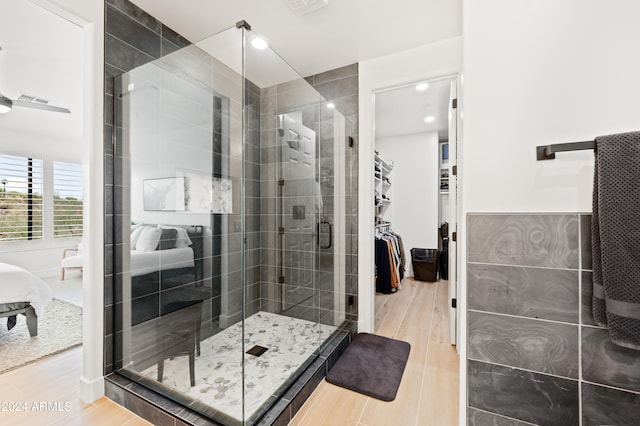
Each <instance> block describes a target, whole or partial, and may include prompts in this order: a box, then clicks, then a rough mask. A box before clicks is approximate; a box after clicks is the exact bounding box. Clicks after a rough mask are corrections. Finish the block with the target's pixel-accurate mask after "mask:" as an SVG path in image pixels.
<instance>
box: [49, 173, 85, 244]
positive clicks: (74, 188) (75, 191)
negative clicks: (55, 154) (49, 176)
mask: <svg viewBox="0 0 640 426" xmlns="http://www.w3.org/2000/svg"><path fill="white" fill-rule="evenodd" d="M53 236H54V237H55V238H60V237H79V236H82V166H81V165H80V164H76V163H63V162H62V161H54V162H53Z"/></svg>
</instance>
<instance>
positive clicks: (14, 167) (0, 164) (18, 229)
mask: <svg viewBox="0 0 640 426" xmlns="http://www.w3.org/2000/svg"><path fill="white" fill-rule="evenodd" d="M42 173H43V170H42V160H40V159H36V158H29V157H17V156H13V155H4V154H0V191H1V192H0V242H3V241H16V240H41V239H42V180H43V179H42Z"/></svg>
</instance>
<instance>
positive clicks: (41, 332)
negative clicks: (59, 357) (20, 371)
mask: <svg viewBox="0 0 640 426" xmlns="http://www.w3.org/2000/svg"><path fill="white" fill-rule="evenodd" d="M80 344H82V308H80V307H79V306H76V305H72V304H71V303H68V302H64V301H62V300H58V299H53V301H52V302H51V303H50V304H49V305H48V306H47V308H46V310H45V312H44V315H43V316H42V317H40V318H38V335H37V336H35V337H31V336H29V330H28V329H27V322H26V318H25V316H24V315H18V324H16V326H15V327H14V328H13V329H11V330H7V319H6V318H1V319H0V373H4V372H6V371H9V370H13V369H15V368H18V367H22V366H23V365H27V364H30V363H32V362H34V361H37V360H39V359H42V358H44V357H47V356H49V355H53V354H56V353H58V352H62V351H64V350H66V349H70V348H72V347H74V346H78V345H80Z"/></svg>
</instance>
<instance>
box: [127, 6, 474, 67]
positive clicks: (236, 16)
mask: <svg viewBox="0 0 640 426" xmlns="http://www.w3.org/2000/svg"><path fill="white" fill-rule="evenodd" d="M133 2H134V3H136V4H137V5H138V6H140V7H142V8H143V9H144V10H146V11H147V12H149V13H150V14H151V15H153V16H155V17H156V18H158V19H160V20H161V21H162V22H163V23H165V24H166V25H168V26H169V27H171V28H172V29H174V30H175V31H177V32H179V33H181V34H182V35H184V36H185V37H187V38H188V39H190V40H191V41H193V42H198V41H200V40H202V39H204V38H206V37H208V36H210V35H212V34H215V33H217V32H219V31H222V30H224V29H226V28H229V27H232V26H233V25H234V24H235V23H236V22H237V21H240V20H242V19H244V20H246V21H247V22H249V24H250V25H251V26H252V29H253V30H254V31H255V32H257V33H260V34H262V35H264V36H266V37H267V38H268V39H269V42H270V44H271V46H272V47H273V49H274V50H275V51H276V52H277V53H278V54H279V55H280V56H282V57H283V58H284V59H285V60H286V61H287V62H289V63H290V64H291V66H292V67H293V68H294V69H295V70H296V71H298V72H299V73H300V74H301V75H302V76H308V75H312V74H316V73H319V72H322V71H327V70H330V69H334V68H337V67H340V66H344V65H348V64H351V63H354V62H359V61H364V60H367V59H372V58H376V57H379V56H384V55H387V54H390V53H394V52H399V51H402V50H406V49H410V48H413V47H417V46H420V45H423V44H427V43H431V42H434V41H437V40H443V39H446V38H451V37H455V36H459V35H460V34H461V21H462V15H461V3H462V2H461V0H395V1H390V0H387V1H382V0H329V5H328V6H327V7H325V8H323V9H320V10H317V11H315V12H312V13H310V14H307V15H303V16H297V15H294V14H293V13H292V12H291V11H290V10H289V8H288V6H287V5H286V3H285V1H284V0H216V1H211V0H181V1H180V2H179V6H178V3H177V2H176V1H175V0H133Z"/></svg>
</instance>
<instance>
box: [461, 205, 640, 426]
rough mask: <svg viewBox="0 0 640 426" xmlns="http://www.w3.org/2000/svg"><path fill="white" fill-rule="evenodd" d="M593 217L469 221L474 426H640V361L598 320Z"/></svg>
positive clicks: (470, 416)
mask: <svg viewBox="0 0 640 426" xmlns="http://www.w3.org/2000/svg"><path fill="white" fill-rule="evenodd" d="M590 219H591V217H590V215H587V214H469V215H468V217H467V221H468V227H467V229H468V238H467V249H468V260H467V290H468V300H467V309H468V311H467V317H468V342H467V343H468V354H467V356H468V360H469V363H468V371H467V373H468V379H467V380H468V395H467V396H468V398H467V402H468V411H467V424H468V425H470V426H471V425H473V426H483V425H520V424H540V425H578V424H582V425H585V426H586V425H602V424H616V425H622V424H635V422H636V421H637V419H638V415H639V414H640V409H639V408H638V403H639V402H640V373H639V371H640V352H638V351H634V350H631V349H626V348H621V347H619V346H616V345H614V344H613V343H611V340H610V339H609V336H608V333H607V331H606V330H605V329H602V328H600V327H597V326H595V325H594V323H593V319H592V318H591V303H590V299H591V288H590V286H591V237H590Z"/></svg>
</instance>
